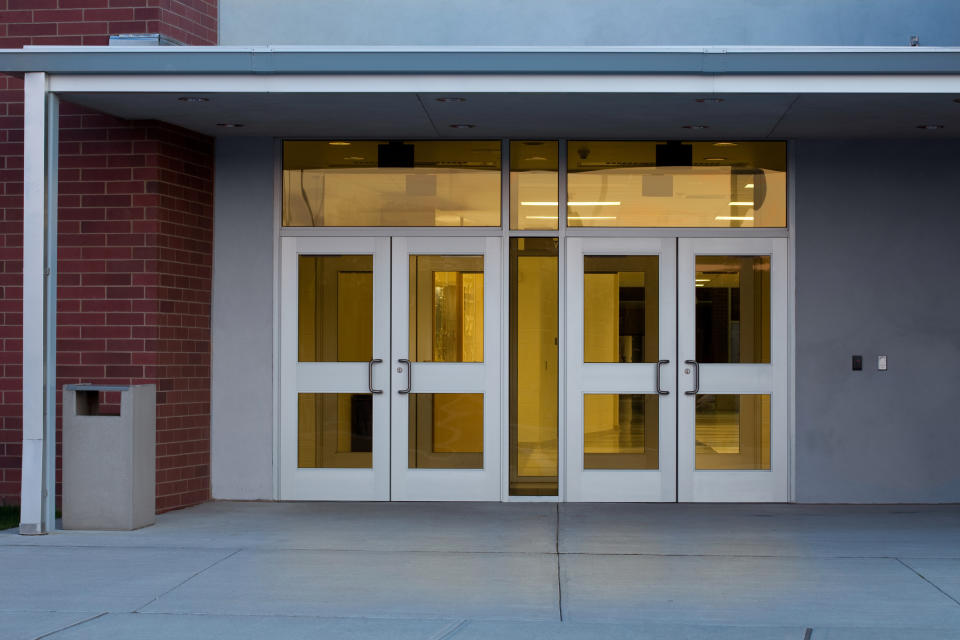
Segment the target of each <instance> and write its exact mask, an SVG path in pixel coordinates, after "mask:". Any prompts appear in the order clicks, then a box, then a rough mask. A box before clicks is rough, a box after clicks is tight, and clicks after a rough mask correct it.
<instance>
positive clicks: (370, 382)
mask: <svg viewBox="0 0 960 640" xmlns="http://www.w3.org/2000/svg"><path fill="white" fill-rule="evenodd" d="M381 362H383V360H381V359H380V358H374V359H373V360H371V361H370V362H368V363H367V388H368V389H370V393H383V389H374V388H373V365H375V364H380V363H381Z"/></svg>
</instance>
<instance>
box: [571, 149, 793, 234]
mask: <svg viewBox="0 0 960 640" xmlns="http://www.w3.org/2000/svg"><path fill="white" fill-rule="evenodd" d="M786 161H787V159H786V144H785V143H783V142H683V143H681V142H652V141H651V142H592V141H591V142H587V141H581V142H575V141H572V142H569V143H568V151H567V167H568V171H569V174H568V177H567V224H568V225H569V226H571V227H785V226H786V224H787V215H786V202H787V199H786Z"/></svg>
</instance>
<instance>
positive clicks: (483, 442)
mask: <svg viewBox="0 0 960 640" xmlns="http://www.w3.org/2000/svg"><path fill="white" fill-rule="evenodd" d="M500 289H501V286H500V238H479V237H477V238H449V237H436V238H407V237H398V238H394V239H393V287H392V295H393V312H392V335H393V341H392V342H393V357H392V358H391V360H390V370H391V372H392V375H391V405H392V455H391V462H392V464H391V467H392V480H391V494H392V499H394V500H499V499H500V402H499V399H500V375H501V371H500V321H501V318H500Z"/></svg>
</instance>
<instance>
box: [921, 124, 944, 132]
mask: <svg viewBox="0 0 960 640" xmlns="http://www.w3.org/2000/svg"><path fill="white" fill-rule="evenodd" d="M917 129H926V130H927V131H936V130H937V129H943V125H942V124H918V125H917Z"/></svg>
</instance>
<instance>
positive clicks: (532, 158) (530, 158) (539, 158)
mask: <svg viewBox="0 0 960 640" xmlns="http://www.w3.org/2000/svg"><path fill="white" fill-rule="evenodd" d="M524 160H546V158H544V157H543V156H530V157H529V158H524Z"/></svg>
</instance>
